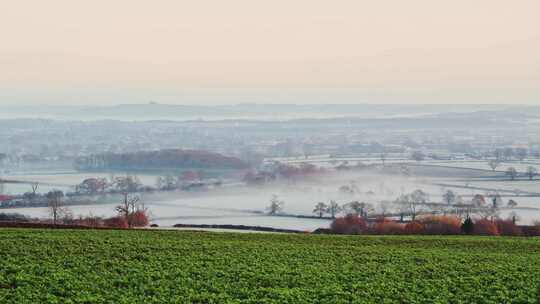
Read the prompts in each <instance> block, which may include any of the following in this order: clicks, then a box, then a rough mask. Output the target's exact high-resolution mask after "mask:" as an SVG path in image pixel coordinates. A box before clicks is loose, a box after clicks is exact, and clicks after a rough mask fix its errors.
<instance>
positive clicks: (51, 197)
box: [47, 190, 70, 225]
mask: <svg viewBox="0 0 540 304" xmlns="http://www.w3.org/2000/svg"><path fill="white" fill-rule="evenodd" d="M63 198H64V192H62V191H60V190H51V191H49V192H48V193H47V206H48V208H49V214H50V216H51V217H52V220H53V224H54V225H56V224H57V223H58V221H59V219H61V218H63V217H64V216H68V215H69V214H70V212H69V209H68V208H67V207H65V206H64V201H63Z"/></svg>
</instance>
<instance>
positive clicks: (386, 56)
mask: <svg viewBox="0 0 540 304" xmlns="http://www.w3.org/2000/svg"><path fill="white" fill-rule="evenodd" d="M539 12H540V1H538V0H519V1H508V0H453V1H445V0H407V1H403V0H394V1H388V0H377V1H362V0H350V1H349V0H335V1H330V0H324V1H323V0H268V1H262V0H226V1H223V0H213V1H210V0H197V1H184V0H170V1H168V0H155V1H142V0H139V1H138V0H92V1H83V0H47V1H41V0H33V1H29V0H16V1H12V0H0V103H1V104H11V103H15V104H18V103H27V104H33V103H35V104H45V103H50V104H82V103H85V104H88V103H95V104H113V103H131V102H133V103H139V102H148V101H150V100H152V101H156V102H163V103H185V104H189V103H197V102H202V103H208V104H210V103H236V102H250V101H255V102H295V103H317V102H338V103H355V102H357V103H361V102H363V103H529V104H540V17H539ZM306 92H307V93H306ZM201 94H202V95H204V96H206V97H208V98H200V99H198V101H194V99H193V98H191V97H193V96H195V95H201ZM318 95H320V96H325V97H324V98H310V97H309V96H318ZM190 96H191V97H190ZM237 96H238V98H236V97H237ZM280 96H281V99H280ZM291 96H292V97H291Z"/></svg>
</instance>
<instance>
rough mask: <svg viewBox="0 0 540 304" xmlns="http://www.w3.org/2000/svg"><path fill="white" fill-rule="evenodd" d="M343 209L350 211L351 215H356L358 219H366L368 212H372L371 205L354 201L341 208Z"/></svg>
mask: <svg viewBox="0 0 540 304" xmlns="http://www.w3.org/2000/svg"><path fill="white" fill-rule="evenodd" d="M343 209H345V210H347V212H349V211H352V212H351V213H355V214H358V215H359V216H360V217H367V215H368V212H371V211H373V209H374V208H373V206H372V205H371V204H368V203H364V202H358V201H354V202H350V203H348V204H346V205H345V206H343Z"/></svg>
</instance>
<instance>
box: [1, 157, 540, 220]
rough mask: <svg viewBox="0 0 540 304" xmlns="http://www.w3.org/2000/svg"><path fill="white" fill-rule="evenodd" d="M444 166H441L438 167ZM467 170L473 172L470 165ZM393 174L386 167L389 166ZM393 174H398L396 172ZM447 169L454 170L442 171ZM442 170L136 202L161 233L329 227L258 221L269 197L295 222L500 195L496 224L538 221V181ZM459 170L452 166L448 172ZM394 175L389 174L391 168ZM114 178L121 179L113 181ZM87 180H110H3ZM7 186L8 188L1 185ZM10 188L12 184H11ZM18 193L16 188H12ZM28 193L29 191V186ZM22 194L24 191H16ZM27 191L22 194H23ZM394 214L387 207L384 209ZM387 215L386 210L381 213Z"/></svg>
mask: <svg viewBox="0 0 540 304" xmlns="http://www.w3.org/2000/svg"><path fill="white" fill-rule="evenodd" d="M441 164H442V163H441ZM470 165H471V167H472V165H474V164H470ZM390 167H391V166H390ZM394 167H396V168H397V167H399V166H394ZM448 167H452V166H448ZM448 167H446V165H444V166H441V167H437V166H423V165H418V164H415V165H414V166H411V167H410V170H409V175H404V174H402V173H400V171H399V170H398V169H396V170H393V171H392V170H385V169H381V168H374V169H370V170H359V171H358V170H352V171H340V172H336V173H334V174H327V175H323V176H321V177H318V178H314V179H307V180H301V181H300V180H298V181H289V182H287V181H281V182H280V183H277V184H273V185H267V186H263V187H247V186H240V185H237V186H231V187H223V188H221V189H215V190H210V191H207V192H199V193H186V192H181V191H173V192H167V193H159V194H143V195H142V201H143V202H144V203H145V204H146V206H147V207H149V208H150V210H151V212H152V215H153V219H154V222H155V223H157V224H159V225H160V226H169V225H173V224H176V223H184V224H190V223H192V224H243V225H260V226H270V227H276V228H288V229H300V230H312V229H315V228H317V227H326V226H328V221H326V220H318V219H302V218H289V217H287V218H286V217H269V216H264V215H261V213H264V212H265V211H266V208H267V206H268V205H269V201H270V199H271V198H272V196H273V195H277V196H278V198H279V199H280V200H282V201H283V202H284V212H285V213H288V214H294V215H313V212H312V211H313V208H314V205H315V204H316V203H317V202H325V203H328V202H329V201H330V200H335V201H336V202H338V203H339V204H346V203H348V202H351V201H363V202H368V203H371V204H373V205H374V206H375V209H376V210H375V211H376V212H380V211H382V208H383V207H384V208H388V206H387V205H384V204H381V201H393V200H395V199H396V198H397V197H398V196H399V195H401V194H404V193H408V192H411V191H413V190H415V189H422V190H423V191H425V192H427V193H428V194H429V198H430V201H431V202H441V203H442V201H443V198H442V195H443V193H445V192H446V191H448V190H452V191H454V192H455V193H456V194H457V195H459V196H462V197H463V200H464V201H467V200H468V199H470V198H471V197H472V196H473V195H475V194H483V195H486V194H488V193H494V192H499V193H500V194H501V195H502V197H503V203H504V204H506V203H507V202H508V200H509V199H513V200H515V201H516V202H517V203H518V208H517V209H513V210H506V209H502V210H501V216H503V217H506V216H509V214H510V212H515V213H517V214H518V216H519V219H520V223H521V224H528V223H531V222H532V221H533V220H540V211H539V210H540V209H537V208H540V197H530V196H524V194H526V192H529V193H532V192H540V180H533V181H528V180H519V181H510V180H508V178H506V177H505V176H504V174H503V173H501V172H495V173H493V172H488V171H485V172H484V171H476V170H467V169H459V168H457V169H456V168H448ZM453 167H457V166H453ZM394 169H395V168H394ZM119 175H120V174H119ZM138 176H139V178H140V179H141V181H142V182H143V183H144V184H147V185H154V184H155V180H156V177H157V176H156V175H150V174H145V175H138ZM89 177H106V178H110V173H84V174H82V173H75V172H70V173H58V174H50V175H46V174H39V175H24V176H21V175H12V176H10V177H9V178H13V179H17V180H24V181H28V182H32V181H38V182H40V183H42V186H40V188H41V190H42V191H45V190H46V189H47V187H49V185H54V186H62V187H68V188H69V187H71V186H73V185H75V184H77V183H80V182H81V181H82V180H83V179H85V178H89ZM6 185H9V184H6ZM11 185H14V184H11ZM18 186H19V187H23V186H22V185H18ZM342 186H347V187H350V188H354V189H355V191H354V193H344V192H343V191H340V190H339V188H340V187H342ZM27 187H28V190H29V189H30V188H29V184H28V185H27ZM21 189H22V188H21ZM28 190H26V191H28ZM115 204H116V202H115V201H114V200H112V201H111V203H110V204H99V205H85V206H72V207H71V209H72V212H73V214H74V215H75V216H78V215H82V216H86V215H89V214H93V215H97V216H111V215H113V214H114V207H115ZM390 208H392V207H390ZM388 211H390V212H391V211H392V210H387V212H388ZM9 212H19V213H23V214H26V215H30V216H34V217H47V216H48V214H47V210H46V208H20V209H10V210H9Z"/></svg>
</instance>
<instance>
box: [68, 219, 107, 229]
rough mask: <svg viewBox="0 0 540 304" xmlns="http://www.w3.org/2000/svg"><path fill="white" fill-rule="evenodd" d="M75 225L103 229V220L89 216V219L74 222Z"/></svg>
mask: <svg viewBox="0 0 540 304" xmlns="http://www.w3.org/2000/svg"><path fill="white" fill-rule="evenodd" d="M73 224H76V225H81V226H87V227H94V228H95V227H102V226H103V225H104V224H103V220H102V219H101V218H99V217H96V216H87V217H82V216H81V217H79V218H78V219H76V220H73Z"/></svg>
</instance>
